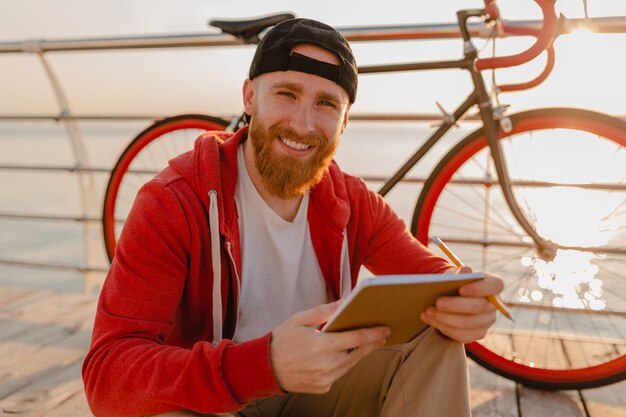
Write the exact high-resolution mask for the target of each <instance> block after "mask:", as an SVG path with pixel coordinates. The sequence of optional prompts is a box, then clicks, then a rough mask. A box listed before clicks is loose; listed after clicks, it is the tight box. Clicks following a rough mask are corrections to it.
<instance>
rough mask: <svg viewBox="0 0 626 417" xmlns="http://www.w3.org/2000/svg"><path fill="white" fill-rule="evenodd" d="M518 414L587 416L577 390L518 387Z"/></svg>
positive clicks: (563, 416)
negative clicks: (545, 389)
mask: <svg viewBox="0 0 626 417" xmlns="http://www.w3.org/2000/svg"><path fill="white" fill-rule="evenodd" d="M519 396H520V398H519V400H520V415H521V416H524V417H546V416H549V417H587V413H586V412H585V409H584V407H583V405H582V401H581V399H580V396H579V394H578V391H540V390H536V389H532V388H527V387H524V386H520V387H519Z"/></svg>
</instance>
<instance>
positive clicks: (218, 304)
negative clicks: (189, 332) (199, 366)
mask: <svg viewBox="0 0 626 417" xmlns="http://www.w3.org/2000/svg"><path fill="white" fill-rule="evenodd" d="M209 201H210V202H211V206H210V207H209V233H210V234H211V261H212V264H213V343H214V344H217V343H219V342H220V340H222V286H221V284H222V263H221V253H220V222H219V210H218V208H217V191H215V190H211V191H209Z"/></svg>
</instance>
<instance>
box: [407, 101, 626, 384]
mask: <svg viewBox="0 0 626 417" xmlns="http://www.w3.org/2000/svg"><path fill="white" fill-rule="evenodd" d="M510 117H511V121H512V123H513V131H511V132H510V133H506V134H503V135H502V137H501V138H500V139H504V138H507V137H509V136H512V135H514V134H516V133H520V132H531V131H535V130H538V129H558V128H567V129H570V130H580V131H586V132H589V133H592V134H595V135H598V136H602V137H604V138H608V139H610V140H612V141H614V142H615V144H617V145H618V146H621V147H623V148H626V122H624V121H622V120H620V119H616V118H614V117H611V116H608V115H604V114H600V113H596V112H592V111H587V110H581V109H570V108H554V109H538V110H531V111H526V112H522V113H518V114H515V115H512V116H510ZM486 146H487V141H486V138H485V136H484V132H483V130H482V129H478V130H476V131H474V132H473V133H471V134H470V135H468V136H467V137H466V138H465V139H463V140H462V141H461V142H459V143H458V144H457V145H456V146H455V147H454V148H453V149H452V150H451V151H449V153H447V154H446V156H444V158H442V160H441V161H440V162H439V164H438V165H437V167H436V168H435V169H434V170H433V172H432V173H431V175H430V176H429V178H428V179H427V180H426V182H425V184H424V187H423V189H422V191H421V193H420V196H419V199H418V202H417V204H416V207H415V211H414V213H413V222H412V226H411V231H412V233H413V234H414V235H415V236H416V237H417V238H418V239H419V240H420V241H421V242H422V243H423V244H425V245H428V243H429V237H430V234H429V229H430V226H431V222H432V216H433V212H434V210H435V206H436V204H437V201H438V200H439V198H440V197H441V194H442V192H443V190H444V188H445V187H446V185H447V184H448V183H449V182H450V181H451V179H452V177H453V175H454V174H455V173H456V172H457V170H459V169H460V168H461V167H462V166H463V164H465V162H466V161H468V160H469V159H470V158H471V157H472V156H473V155H475V154H477V153H478V152H479V151H481V150H482V149H484V148H486ZM466 351H467V353H468V356H469V357H471V358H472V359H473V360H475V361H476V362H478V363H479V364H480V365H482V366H484V367H485V368H487V369H489V370H491V371H493V372H495V373H497V374H499V375H501V376H504V377H506V378H509V379H512V380H514V381H517V382H520V383H522V384H524V385H527V386H531V387H535V388H541V389H583V388H592V387H599V386H604V385H608V384H611V383H615V382H618V381H621V380H624V379H626V354H621V356H618V357H616V358H614V359H612V360H608V361H606V362H604V363H600V364H597V365H595V366H588V367H582V368H578V369H542V368H538V367H533V366H528V365H525V364H522V363H518V362H517V361H515V360H511V359H509V358H505V357H503V356H501V355H500V354H498V353H496V352H494V351H492V350H490V349H489V348H487V347H486V346H484V345H483V344H481V343H480V342H473V343H469V344H467V345H466Z"/></svg>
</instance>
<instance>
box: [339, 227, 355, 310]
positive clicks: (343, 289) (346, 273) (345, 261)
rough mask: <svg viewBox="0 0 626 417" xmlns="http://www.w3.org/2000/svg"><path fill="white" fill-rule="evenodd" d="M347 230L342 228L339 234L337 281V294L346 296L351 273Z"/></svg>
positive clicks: (349, 286)
mask: <svg viewBox="0 0 626 417" xmlns="http://www.w3.org/2000/svg"><path fill="white" fill-rule="evenodd" d="M346 236H347V231H346V230H345V229H344V231H343V233H342V235H341V240H342V244H341V277H340V281H339V296H340V297H341V298H342V299H345V298H347V297H348V296H349V295H350V293H351V292H352V275H351V274H352V273H351V271H350V259H349V255H348V238H347V237H346Z"/></svg>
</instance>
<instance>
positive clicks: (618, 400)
mask: <svg viewBox="0 0 626 417" xmlns="http://www.w3.org/2000/svg"><path fill="white" fill-rule="evenodd" d="M582 397H583V399H584V400H585V405H586V406H587V410H588V411H589V415H590V416H591V417H624V416H626V381H622V382H619V383H617V384H613V385H609V386H606V387H601V388H593V389H587V390H584V391H583V392H582Z"/></svg>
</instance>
